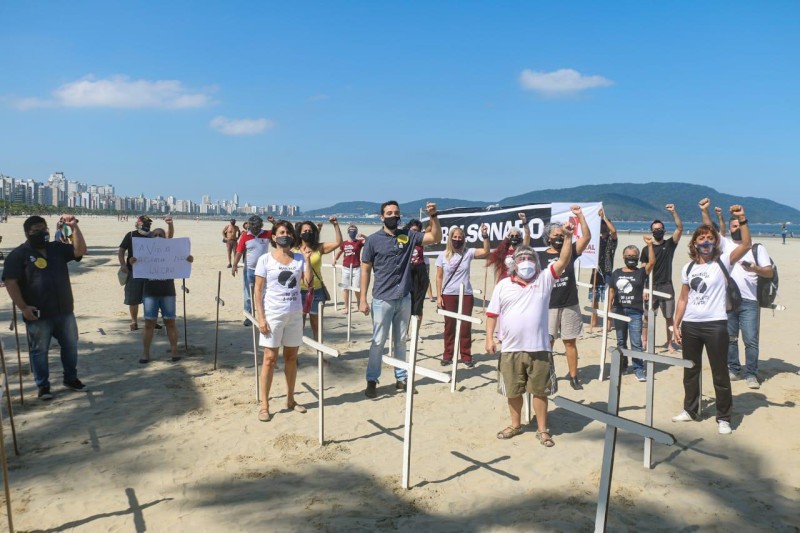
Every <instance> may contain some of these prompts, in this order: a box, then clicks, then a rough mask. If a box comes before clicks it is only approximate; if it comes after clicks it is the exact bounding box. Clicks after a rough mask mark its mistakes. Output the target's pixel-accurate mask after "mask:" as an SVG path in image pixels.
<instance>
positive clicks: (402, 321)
mask: <svg viewBox="0 0 800 533" xmlns="http://www.w3.org/2000/svg"><path fill="white" fill-rule="evenodd" d="M409 320H411V294H406V295H405V297H403V298H398V299H397V300H378V299H377V298H373V299H372V344H370V345H369V362H368V363H367V381H378V378H379V377H380V376H381V358H382V357H383V347H384V346H385V345H386V339H387V338H388V337H389V327H390V326H391V327H392V335H393V336H394V357H395V359H401V360H403V361H405V360H406V343H405V337H406V330H407V329H408V321H409ZM406 376H407V372H406V371H405V370H403V369H401V368H395V369H394V377H395V379H397V381H405V380H406Z"/></svg>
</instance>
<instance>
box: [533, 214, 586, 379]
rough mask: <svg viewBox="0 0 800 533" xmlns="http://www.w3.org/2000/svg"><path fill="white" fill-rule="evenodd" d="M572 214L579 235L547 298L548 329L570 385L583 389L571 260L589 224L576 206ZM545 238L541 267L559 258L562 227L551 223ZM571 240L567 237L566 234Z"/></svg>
mask: <svg viewBox="0 0 800 533" xmlns="http://www.w3.org/2000/svg"><path fill="white" fill-rule="evenodd" d="M570 211H572V214H573V215H575V216H576V217H577V218H578V221H579V223H580V235H579V237H578V238H577V240H576V241H575V242H572V241H571V240H570V241H569V243H568V244H567V245H568V246H569V245H571V246H572V252H571V254H570V257H571V258H572V259H571V262H570V264H569V265H567V266H566V268H565V269H564V272H563V273H561V274H560V275H559V278H558V281H557V282H556V283H555V285H554V286H553V294H552V296H551V297H550V312H549V326H548V329H549V331H550V343H551V350H552V345H554V344H555V341H556V339H558V338H560V339H561V340H562V341H563V342H564V352H565V354H566V356H567V366H568V368H569V373H568V375H567V378H568V379H569V384H570V386H571V387H572V388H573V389H575V390H581V389H583V385H581V382H580V379H578V337H580V336H581V333H582V332H583V315H582V314H581V308H580V304H579V303H578V302H579V300H578V285H577V283H576V279H575V260H576V259H578V258H579V257H580V256H581V254H582V253H583V251H584V250H585V249H586V247H587V246H588V245H589V241H590V240H591V239H592V233H591V231H589V224H588V222H586V217H585V216H584V215H583V210H582V209H581V207H580V206H579V205H573V206H571V207H570ZM544 234H545V235H547V243H548V245H549V247H548V248H547V249H546V250H545V251H544V252H542V253H541V254H539V259H540V260H541V261H542V265H541V266H542V268H544V267H545V266H546V265H548V264H550V263H553V262H555V261H558V260H559V259H560V258H561V248H562V247H563V246H564V244H565V243H567V240H566V237H567V236H568V235H565V232H564V227H563V225H562V224H561V223H559V222H552V223H550V224H548V225H547V226H546V227H545V229H544ZM569 237H571V234H570V235H569Z"/></svg>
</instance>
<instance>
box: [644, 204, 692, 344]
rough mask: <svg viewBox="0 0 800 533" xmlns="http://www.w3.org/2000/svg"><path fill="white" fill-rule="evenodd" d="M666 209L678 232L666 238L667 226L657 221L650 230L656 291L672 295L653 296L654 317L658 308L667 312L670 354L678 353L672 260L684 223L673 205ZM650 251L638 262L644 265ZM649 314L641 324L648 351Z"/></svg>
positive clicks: (651, 225)
mask: <svg viewBox="0 0 800 533" xmlns="http://www.w3.org/2000/svg"><path fill="white" fill-rule="evenodd" d="M664 209H666V210H667V211H669V212H670V213H672V220H673V222H675V231H674V232H672V235H671V236H669V237H667V238H666V239H665V238H664V223H663V222H661V221H660V220H658V219H656V220H654V221H653V222H652V223H651V224H650V231H651V232H652V234H653V250H655V253H656V267H655V269H654V270H653V290H654V291H658V292H663V293H666V294H669V295H670V298H659V297H657V296H656V297H654V298H653V302H652V306H653V313H654V315H653V316H655V315H656V314H658V310H659V308H660V309H661V311H662V312H663V313H664V319H665V321H666V324H665V327H666V335H667V341H666V343H665V344H664V348H667V350H668V352H669V353H675V347H674V346H673V343H672V333H671V332H672V329H673V327H672V325H673V320H672V316H673V315H674V314H675V289H674V288H673V286H672V258H673V257H674V255H675V249H676V248H677V247H678V241H680V240H681V235H682V234H683V222H681V218H680V217H679V216H678V212H677V211H676V210H675V205H674V204H667V205H666V206H664ZM648 253H649V252H648V251H647V249H645V250H643V251H642V256H641V257H640V258H639V260H640V261H641V262H642V263H643V264H644V263H647V262H648V261H649V260H650V258H649V256H648ZM648 298H650V295H649V293H648V294H645V297H644V299H645V301H647V299H648ZM647 325H648V321H647V314H646V313H645V315H644V320H643V322H642V345H643V346H644V347H645V348H647Z"/></svg>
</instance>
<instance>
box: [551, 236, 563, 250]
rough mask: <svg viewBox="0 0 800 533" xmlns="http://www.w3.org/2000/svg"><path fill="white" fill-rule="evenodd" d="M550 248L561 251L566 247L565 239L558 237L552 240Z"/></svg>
mask: <svg viewBox="0 0 800 533" xmlns="http://www.w3.org/2000/svg"><path fill="white" fill-rule="evenodd" d="M550 246H552V247H553V248H555V249H556V250H560V249H561V247H562V246H564V237H556V238H555V239H550Z"/></svg>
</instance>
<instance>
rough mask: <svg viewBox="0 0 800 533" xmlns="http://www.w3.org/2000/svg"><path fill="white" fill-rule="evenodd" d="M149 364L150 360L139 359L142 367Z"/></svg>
mask: <svg viewBox="0 0 800 533" xmlns="http://www.w3.org/2000/svg"><path fill="white" fill-rule="evenodd" d="M149 362H150V359H139V364H140V365H146V364H147V363H149Z"/></svg>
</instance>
